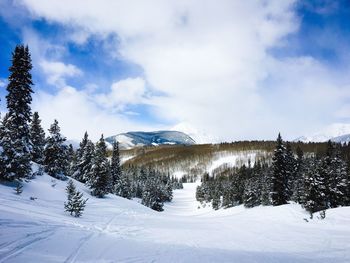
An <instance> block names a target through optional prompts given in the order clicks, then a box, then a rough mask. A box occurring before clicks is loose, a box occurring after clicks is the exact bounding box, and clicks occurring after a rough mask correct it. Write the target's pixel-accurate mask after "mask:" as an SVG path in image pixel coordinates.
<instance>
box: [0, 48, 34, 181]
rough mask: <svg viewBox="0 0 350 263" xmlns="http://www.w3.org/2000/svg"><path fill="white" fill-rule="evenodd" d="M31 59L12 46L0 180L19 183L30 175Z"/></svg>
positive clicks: (24, 49) (22, 50)
mask: <svg viewBox="0 0 350 263" xmlns="http://www.w3.org/2000/svg"><path fill="white" fill-rule="evenodd" d="M31 69H32V64H31V57H30V53H29V49H28V47H24V46H23V45H18V46H16V48H15V50H14V52H13V53H12V65H11V67H10V68H9V71H10V76H9V84H8V86H7V91H8V94H7V96H6V101H7V109H8V116H7V119H6V122H5V123H4V130H3V136H2V138H1V142H0V143H1V146H2V148H3V152H2V155H3V160H4V167H5V171H4V175H3V177H4V179H6V180H10V181H13V180H16V179H18V180H21V179H23V178H26V177H29V176H30V175H31V165H30V161H31V142H30V136H29V123H30V121H31V114H32V113H31V108H30V104H31V102H32V97H31V94H32V93H33V90H32V88H31V86H32V85H33V82H32V76H31V73H30V70H31Z"/></svg>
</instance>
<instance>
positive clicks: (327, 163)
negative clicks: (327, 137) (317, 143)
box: [322, 142, 349, 208]
mask: <svg viewBox="0 0 350 263" xmlns="http://www.w3.org/2000/svg"><path fill="white" fill-rule="evenodd" d="M339 147H340V146H339V145H335V144H333V143H332V142H328V149H327V155H326V156H325V157H324V158H323V159H322V168H323V174H324V177H325V180H326V196H327V203H328V206H329V207H332V208H334V207H337V206H340V205H343V204H344V200H345V199H347V189H348V187H349V182H348V174H347V165H346V163H345V161H344V160H342V158H341V155H340V149H339Z"/></svg>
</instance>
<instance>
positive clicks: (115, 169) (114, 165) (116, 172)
mask: <svg viewBox="0 0 350 263" xmlns="http://www.w3.org/2000/svg"><path fill="white" fill-rule="evenodd" d="M121 176H122V169H121V166H120V156H119V143H118V142H117V141H114V142H113V152H112V159H111V180H112V185H113V186H114V191H115V192H116V193H118V192H120V188H121V182H120V179H121Z"/></svg>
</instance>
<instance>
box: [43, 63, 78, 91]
mask: <svg viewBox="0 0 350 263" xmlns="http://www.w3.org/2000/svg"><path fill="white" fill-rule="evenodd" d="M39 65H40V67H41V69H42V72H43V73H44V74H46V75H47V81H48V83H49V84H51V85H56V86H64V85H66V78H67V77H75V76H80V75H82V74H83V72H82V71H81V70H80V69H79V68H77V67H76V66H75V65H72V64H65V63H63V62H60V61H48V60H41V61H40V62H39Z"/></svg>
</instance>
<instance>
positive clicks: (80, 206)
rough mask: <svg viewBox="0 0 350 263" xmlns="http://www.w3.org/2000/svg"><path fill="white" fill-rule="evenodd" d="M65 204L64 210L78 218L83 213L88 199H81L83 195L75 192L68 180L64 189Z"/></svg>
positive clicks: (73, 186)
mask: <svg viewBox="0 0 350 263" xmlns="http://www.w3.org/2000/svg"><path fill="white" fill-rule="evenodd" d="M66 192H67V202H65V203H64V209H65V210H66V211H67V212H69V213H70V214H71V215H73V214H74V216H75V217H80V216H81V215H82V213H83V211H84V208H85V205H86V202H87V200H88V199H83V194H82V193H81V192H79V191H77V190H76V187H75V185H74V183H73V181H72V180H69V181H68V183H67V187H66Z"/></svg>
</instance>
